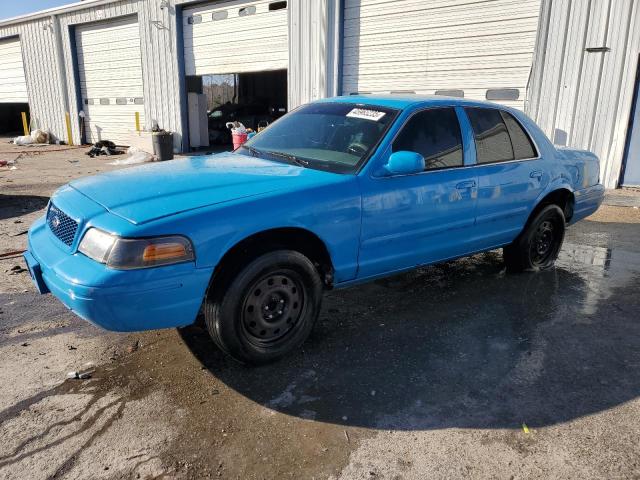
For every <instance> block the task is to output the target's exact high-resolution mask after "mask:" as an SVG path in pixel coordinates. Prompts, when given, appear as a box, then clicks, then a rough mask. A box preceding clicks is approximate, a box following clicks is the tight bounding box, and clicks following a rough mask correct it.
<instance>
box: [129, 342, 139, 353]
mask: <svg viewBox="0 0 640 480" xmlns="http://www.w3.org/2000/svg"><path fill="white" fill-rule="evenodd" d="M138 348H140V340H136V341H135V342H134V343H133V344H132V345H129V346H128V347H127V352H129V353H133V352H135V351H136V350H138Z"/></svg>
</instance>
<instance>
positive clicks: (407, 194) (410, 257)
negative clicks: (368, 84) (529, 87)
mask: <svg viewBox="0 0 640 480" xmlns="http://www.w3.org/2000/svg"><path fill="white" fill-rule="evenodd" d="M462 145H463V142H462V134H461V131H460V123H459V121H458V116H457V113H456V110H455V109H454V108H429V109H425V110H422V111H419V112H417V113H415V114H414V115H413V116H412V117H411V118H410V119H409V121H408V122H407V123H406V124H405V126H404V127H403V128H402V130H401V131H400V132H399V134H398V136H397V137H396V139H395V140H394V142H393V144H392V147H391V151H390V152H388V153H389V154H390V153H392V152H395V151H412V152H418V153H420V154H421V155H422V156H423V157H424V158H425V164H426V165H425V171H424V172H421V173H418V174H412V175H397V176H381V177H377V178H367V177H364V178H362V182H365V183H366V184H364V185H363V187H362V191H363V194H362V195H363V204H362V211H363V217H362V232H361V244H360V255H359V259H358V263H359V270H358V277H359V278H366V277H371V276H376V275H381V274H385V273H389V272H393V271H398V270H403V269H407V268H411V267H414V266H418V265H423V264H427V263H432V262H435V261H439V260H445V259H447V258H452V257H457V256H460V255H463V254H465V253H468V251H469V243H470V238H471V234H472V231H473V224H474V215H475V205H476V192H477V178H476V175H475V169H474V168H472V167H471V168H470V167H469V166H468V165H467V166H465V163H467V162H465V158H464V157H465V153H466V152H465V151H464V150H463V146H462Z"/></svg>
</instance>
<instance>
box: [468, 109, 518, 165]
mask: <svg viewBox="0 0 640 480" xmlns="http://www.w3.org/2000/svg"><path fill="white" fill-rule="evenodd" d="M465 110H466V112H467V115H468V116H469V121H470V122H471V127H472V128H473V133H474V137H475V140H476V158H477V163H479V164H481V163H494V162H506V161H509V160H515V157H514V155H513V147H512V146H511V138H510V137H509V131H508V130H507V125H506V124H505V123H504V120H503V119H502V115H500V110H496V109H493V108H467V109H465Z"/></svg>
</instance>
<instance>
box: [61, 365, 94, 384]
mask: <svg viewBox="0 0 640 480" xmlns="http://www.w3.org/2000/svg"><path fill="white" fill-rule="evenodd" d="M95 369H96V368H95V365H94V364H93V363H92V362H87V363H85V364H84V365H83V366H82V369H81V370H72V371H70V372H69V373H67V378H69V379H72V380H87V379H89V378H91V374H92V373H93V372H94V371H95Z"/></svg>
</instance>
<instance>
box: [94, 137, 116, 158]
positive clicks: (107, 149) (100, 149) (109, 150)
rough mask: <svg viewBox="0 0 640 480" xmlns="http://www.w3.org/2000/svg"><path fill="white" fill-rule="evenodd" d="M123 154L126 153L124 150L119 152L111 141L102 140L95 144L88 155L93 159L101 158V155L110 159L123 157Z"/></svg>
mask: <svg viewBox="0 0 640 480" xmlns="http://www.w3.org/2000/svg"><path fill="white" fill-rule="evenodd" d="M123 153H124V152H123V151H122V150H119V149H118V148H117V147H116V144H115V143H113V142H112V141H111V140H100V141H99V142H96V143H94V144H93V146H92V147H91V149H90V150H89V151H88V152H87V155H89V157H91V158H93V157H99V156H100V155H106V156H109V157H110V156H111V155H122V154H123Z"/></svg>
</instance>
